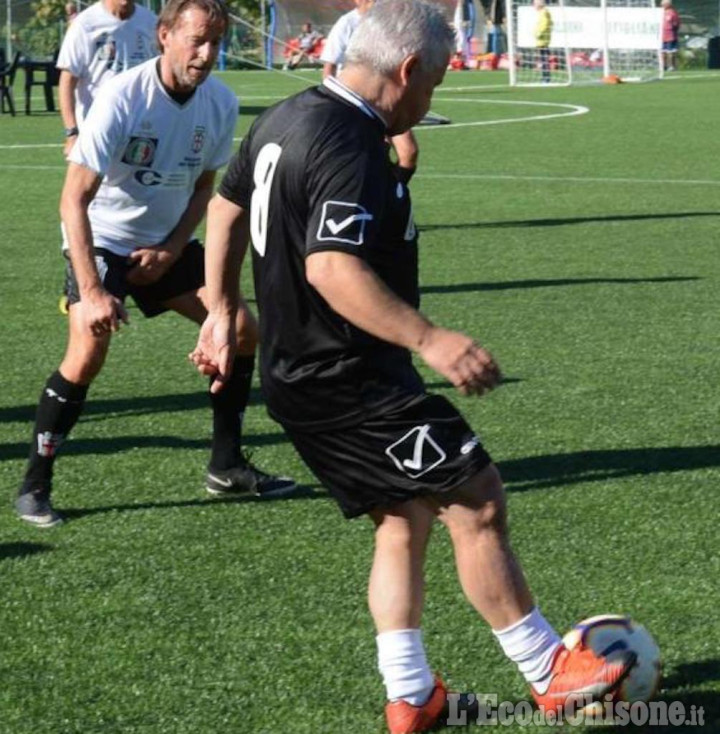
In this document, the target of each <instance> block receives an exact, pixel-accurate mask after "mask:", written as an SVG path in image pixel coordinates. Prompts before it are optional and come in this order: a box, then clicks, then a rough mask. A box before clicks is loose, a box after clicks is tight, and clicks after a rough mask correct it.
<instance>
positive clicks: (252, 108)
mask: <svg viewBox="0 0 720 734" xmlns="http://www.w3.org/2000/svg"><path fill="white" fill-rule="evenodd" d="M266 109H267V106H265V107H260V106H259V105H245V104H242V103H241V104H240V110H239V113H240V114H241V115H247V116H248V117H256V116H257V115H262V113H263V112H265V110H266Z"/></svg>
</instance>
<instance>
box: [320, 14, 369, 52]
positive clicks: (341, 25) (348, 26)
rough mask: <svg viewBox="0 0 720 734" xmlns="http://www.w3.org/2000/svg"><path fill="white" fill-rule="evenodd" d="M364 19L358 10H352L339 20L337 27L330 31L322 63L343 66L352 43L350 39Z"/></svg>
mask: <svg viewBox="0 0 720 734" xmlns="http://www.w3.org/2000/svg"><path fill="white" fill-rule="evenodd" d="M362 18H363V16H362V14H361V13H359V12H358V11H357V9H355V10H351V11H350V12H349V13H345V15H341V16H340V17H339V18H338V20H337V22H336V23H335V25H334V26H333V27H332V28H331V29H330V33H329V34H328V37H327V40H326V41H325V46H324V47H323V51H322V55H321V56H320V61H322V62H323V63H325V64H336V65H337V66H340V65H341V64H342V62H343V61H344V60H345V51H346V50H347V47H348V44H349V43H350V38H351V37H352V34H353V33H354V32H355V29H356V28H357V27H358V25H360V21H361V20H362Z"/></svg>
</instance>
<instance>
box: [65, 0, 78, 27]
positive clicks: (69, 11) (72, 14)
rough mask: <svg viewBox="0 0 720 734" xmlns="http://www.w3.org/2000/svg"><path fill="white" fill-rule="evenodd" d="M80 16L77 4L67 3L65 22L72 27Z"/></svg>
mask: <svg viewBox="0 0 720 734" xmlns="http://www.w3.org/2000/svg"><path fill="white" fill-rule="evenodd" d="M77 16H78V9H77V5H76V4H75V3H65V22H66V23H67V24H68V25H70V23H72V22H73V21H74V20H75V18H77Z"/></svg>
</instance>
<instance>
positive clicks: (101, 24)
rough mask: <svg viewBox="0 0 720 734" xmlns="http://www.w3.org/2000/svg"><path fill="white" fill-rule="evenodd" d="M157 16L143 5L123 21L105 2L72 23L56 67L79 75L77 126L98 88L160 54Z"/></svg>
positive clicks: (76, 97)
mask: <svg viewBox="0 0 720 734" xmlns="http://www.w3.org/2000/svg"><path fill="white" fill-rule="evenodd" d="M156 25H157V16H156V15H155V14H154V13H151V12H150V11H149V10H147V9H146V8H144V7H142V6H141V5H135V10H134V11H133V14H132V15H131V16H130V17H129V18H126V19H125V20H120V18H116V17H115V16H114V15H112V14H111V13H109V12H108V11H107V10H106V9H105V6H104V5H103V4H102V2H97V3H95V4H94V5H91V6H90V7H89V8H87V9H86V10H83V11H82V13H80V14H79V15H78V16H77V17H76V18H75V20H74V21H73V22H72V23H71V24H70V27H69V28H68V31H67V33H66V34H65V38H64V39H63V42H62V47H61V48H60V55H59V56H58V60H57V68H58V69H65V70H67V71H69V72H70V73H71V74H72V75H73V76H74V77H77V79H78V84H77V89H76V92H75V116H76V118H77V121H78V125H80V124H81V123H82V121H83V120H84V119H85V117H87V112H88V110H89V109H90V105H91V104H92V101H93V99H94V98H95V96H96V94H97V91H98V88H99V87H100V86H101V85H102V84H104V83H105V82H106V81H107V80H108V79H112V78H113V77H114V76H117V74H119V73H120V72H121V71H125V70H126V69H130V68H132V67H133V66H137V65H138V64H141V63H142V62H143V61H147V60H148V59H150V58H152V57H153V56H156V55H157V54H158V48H157V42H156V40H155V28H156Z"/></svg>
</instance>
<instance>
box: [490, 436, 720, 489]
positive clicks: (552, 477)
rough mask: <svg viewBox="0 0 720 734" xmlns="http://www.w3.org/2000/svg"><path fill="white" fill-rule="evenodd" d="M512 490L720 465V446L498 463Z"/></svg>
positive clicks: (588, 453) (589, 453) (613, 451)
mask: <svg viewBox="0 0 720 734" xmlns="http://www.w3.org/2000/svg"><path fill="white" fill-rule="evenodd" d="M498 466H499V467H500V473H501V474H502V476H503V479H504V481H505V483H506V484H507V485H508V490H509V491H514V492H525V491H527V490H530V489H546V488H550V487H563V486H566V485H571V484H579V483H583V482H604V481H607V480H608V479H618V478H621V477H632V476H643V475H647V474H663V473H670V472H679V471H690V470H694V469H706V468H710V467H717V466H720V446H667V447H663V448H651V449H608V450H604V451H579V452H577V453H573V454H548V455H546V456H532V457H528V458H526V459H512V460H510V461H502V462H498Z"/></svg>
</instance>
